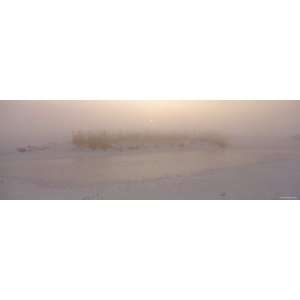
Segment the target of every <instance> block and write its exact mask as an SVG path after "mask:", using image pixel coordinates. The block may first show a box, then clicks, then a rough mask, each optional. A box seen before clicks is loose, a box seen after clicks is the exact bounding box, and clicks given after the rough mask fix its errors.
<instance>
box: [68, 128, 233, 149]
mask: <svg viewBox="0 0 300 300" xmlns="http://www.w3.org/2000/svg"><path fill="white" fill-rule="evenodd" d="M195 142H199V143H204V144H210V145H214V146H217V147H219V148H226V147H227V146H228V142H227V139H226V138H225V137H223V136H222V135H219V134H215V133H186V132H183V133H176V132H127V133H122V132H119V133H116V132H111V133H107V132H105V131H100V132H82V131H77V132H73V135H72V143H73V144H74V145H76V146H79V147H82V148H88V149H92V150H96V149H100V150H107V149H112V148H114V149H121V148H122V147H125V148H127V149H130V150H137V149H139V148H140V147H143V146H153V147H159V146H166V145H169V146H178V147H185V146H186V145H187V144H191V143H195Z"/></svg>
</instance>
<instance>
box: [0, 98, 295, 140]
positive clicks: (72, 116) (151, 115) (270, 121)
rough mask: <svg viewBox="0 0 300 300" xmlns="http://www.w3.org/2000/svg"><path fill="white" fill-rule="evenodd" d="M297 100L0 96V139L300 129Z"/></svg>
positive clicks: (278, 132) (280, 132) (259, 132)
mask: <svg viewBox="0 0 300 300" xmlns="http://www.w3.org/2000/svg"><path fill="white" fill-rule="evenodd" d="M299 115H300V101H193V102H191V101H152V102H151V101H0V137H1V139H2V140H4V139H6V140H13V139H19V138H20V139H30V138H43V139H48V138H50V137H51V138H52V137H55V136H63V135H68V134H70V133H71V131H72V130H88V129H89V130H101V129H105V130H124V131H125V130H145V129H153V130H154V129H155V130H168V131H169V130H171V131H172V130H197V131H198V130H200V131H202V130H214V131H222V132H226V133H229V134H242V135H289V134H295V133H300V118H299Z"/></svg>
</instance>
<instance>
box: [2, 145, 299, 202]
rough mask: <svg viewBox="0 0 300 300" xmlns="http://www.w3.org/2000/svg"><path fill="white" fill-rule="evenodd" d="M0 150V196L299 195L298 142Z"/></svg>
mask: <svg viewBox="0 0 300 300" xmlns="http://www.w3.org/2000/svg"><path fill="white" fill-rule="evenodd" d="M29 150H30V151H25V152H18V151H16V150H15V149H14V150H13V151H4V152H2V154H0V199H292V198H300V147H299V144H298V142H291V143H288V144H287V143H282V144H278V143H274V144H268V145H260V146H251V145H242V144H238V145H232V146H229V147H228V148H226V149H218V148H216V147H213V146H211V147H210V146H207V145H206V146H202V145H190V146H187V147H174V146H170V147H162V148H159V147H158V148H145V149H137V150H124V151H116V150H113V151H112V150H109V151H91V150H82V149H76V148H74V147H73V146H71V145H69V144H49V145H43V146H42V147H37V148H36V147H33V148H30V149H29Z"/></svg>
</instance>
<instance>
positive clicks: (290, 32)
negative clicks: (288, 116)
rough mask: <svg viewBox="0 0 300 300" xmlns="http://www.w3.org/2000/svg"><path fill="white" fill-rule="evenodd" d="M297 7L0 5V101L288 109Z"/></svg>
mask: <svg viewBox="0 0 300 300" xmlns="http://www.w3.org/2000/svg"><path fill="white" fill-rule="evenodd" d="M298 12H299V1H293V0H280V1H271V0H252V1H237V0H227V1H223V0H210V1H199V0H198V1H192V0H185V1H183V0H180V1H171V0H153V1H141V0H127V1H121V0H109V1H103V0H102V1H92V0H88V1H83V0H79V1H71V0H51V1H50V0H48V1H36V0H28V1H21V0H9V1H6V0H4V1H1V4H0V28H1V41H0V43H1V44H0V45H1V46H0V85H1V88H0V99H17V100H18V99H37V100H41V99H49V100H51V99H83V100H85V99H91V100H94V99H95V100H97V99H101V100H105V99H108V100H112V99H116V100H140V99H141V100H159V99H163V100H186V99H190V100H205V99H216V100H240V99H244V100H247V99H258V100H260V99H266V100H282V99H283V100H285V99H290V100H298V99H300V89H299V70H300V56H299V53H300V40H299V38H298V36H299V28H300V19H299V14H298Z"/></svg>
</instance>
